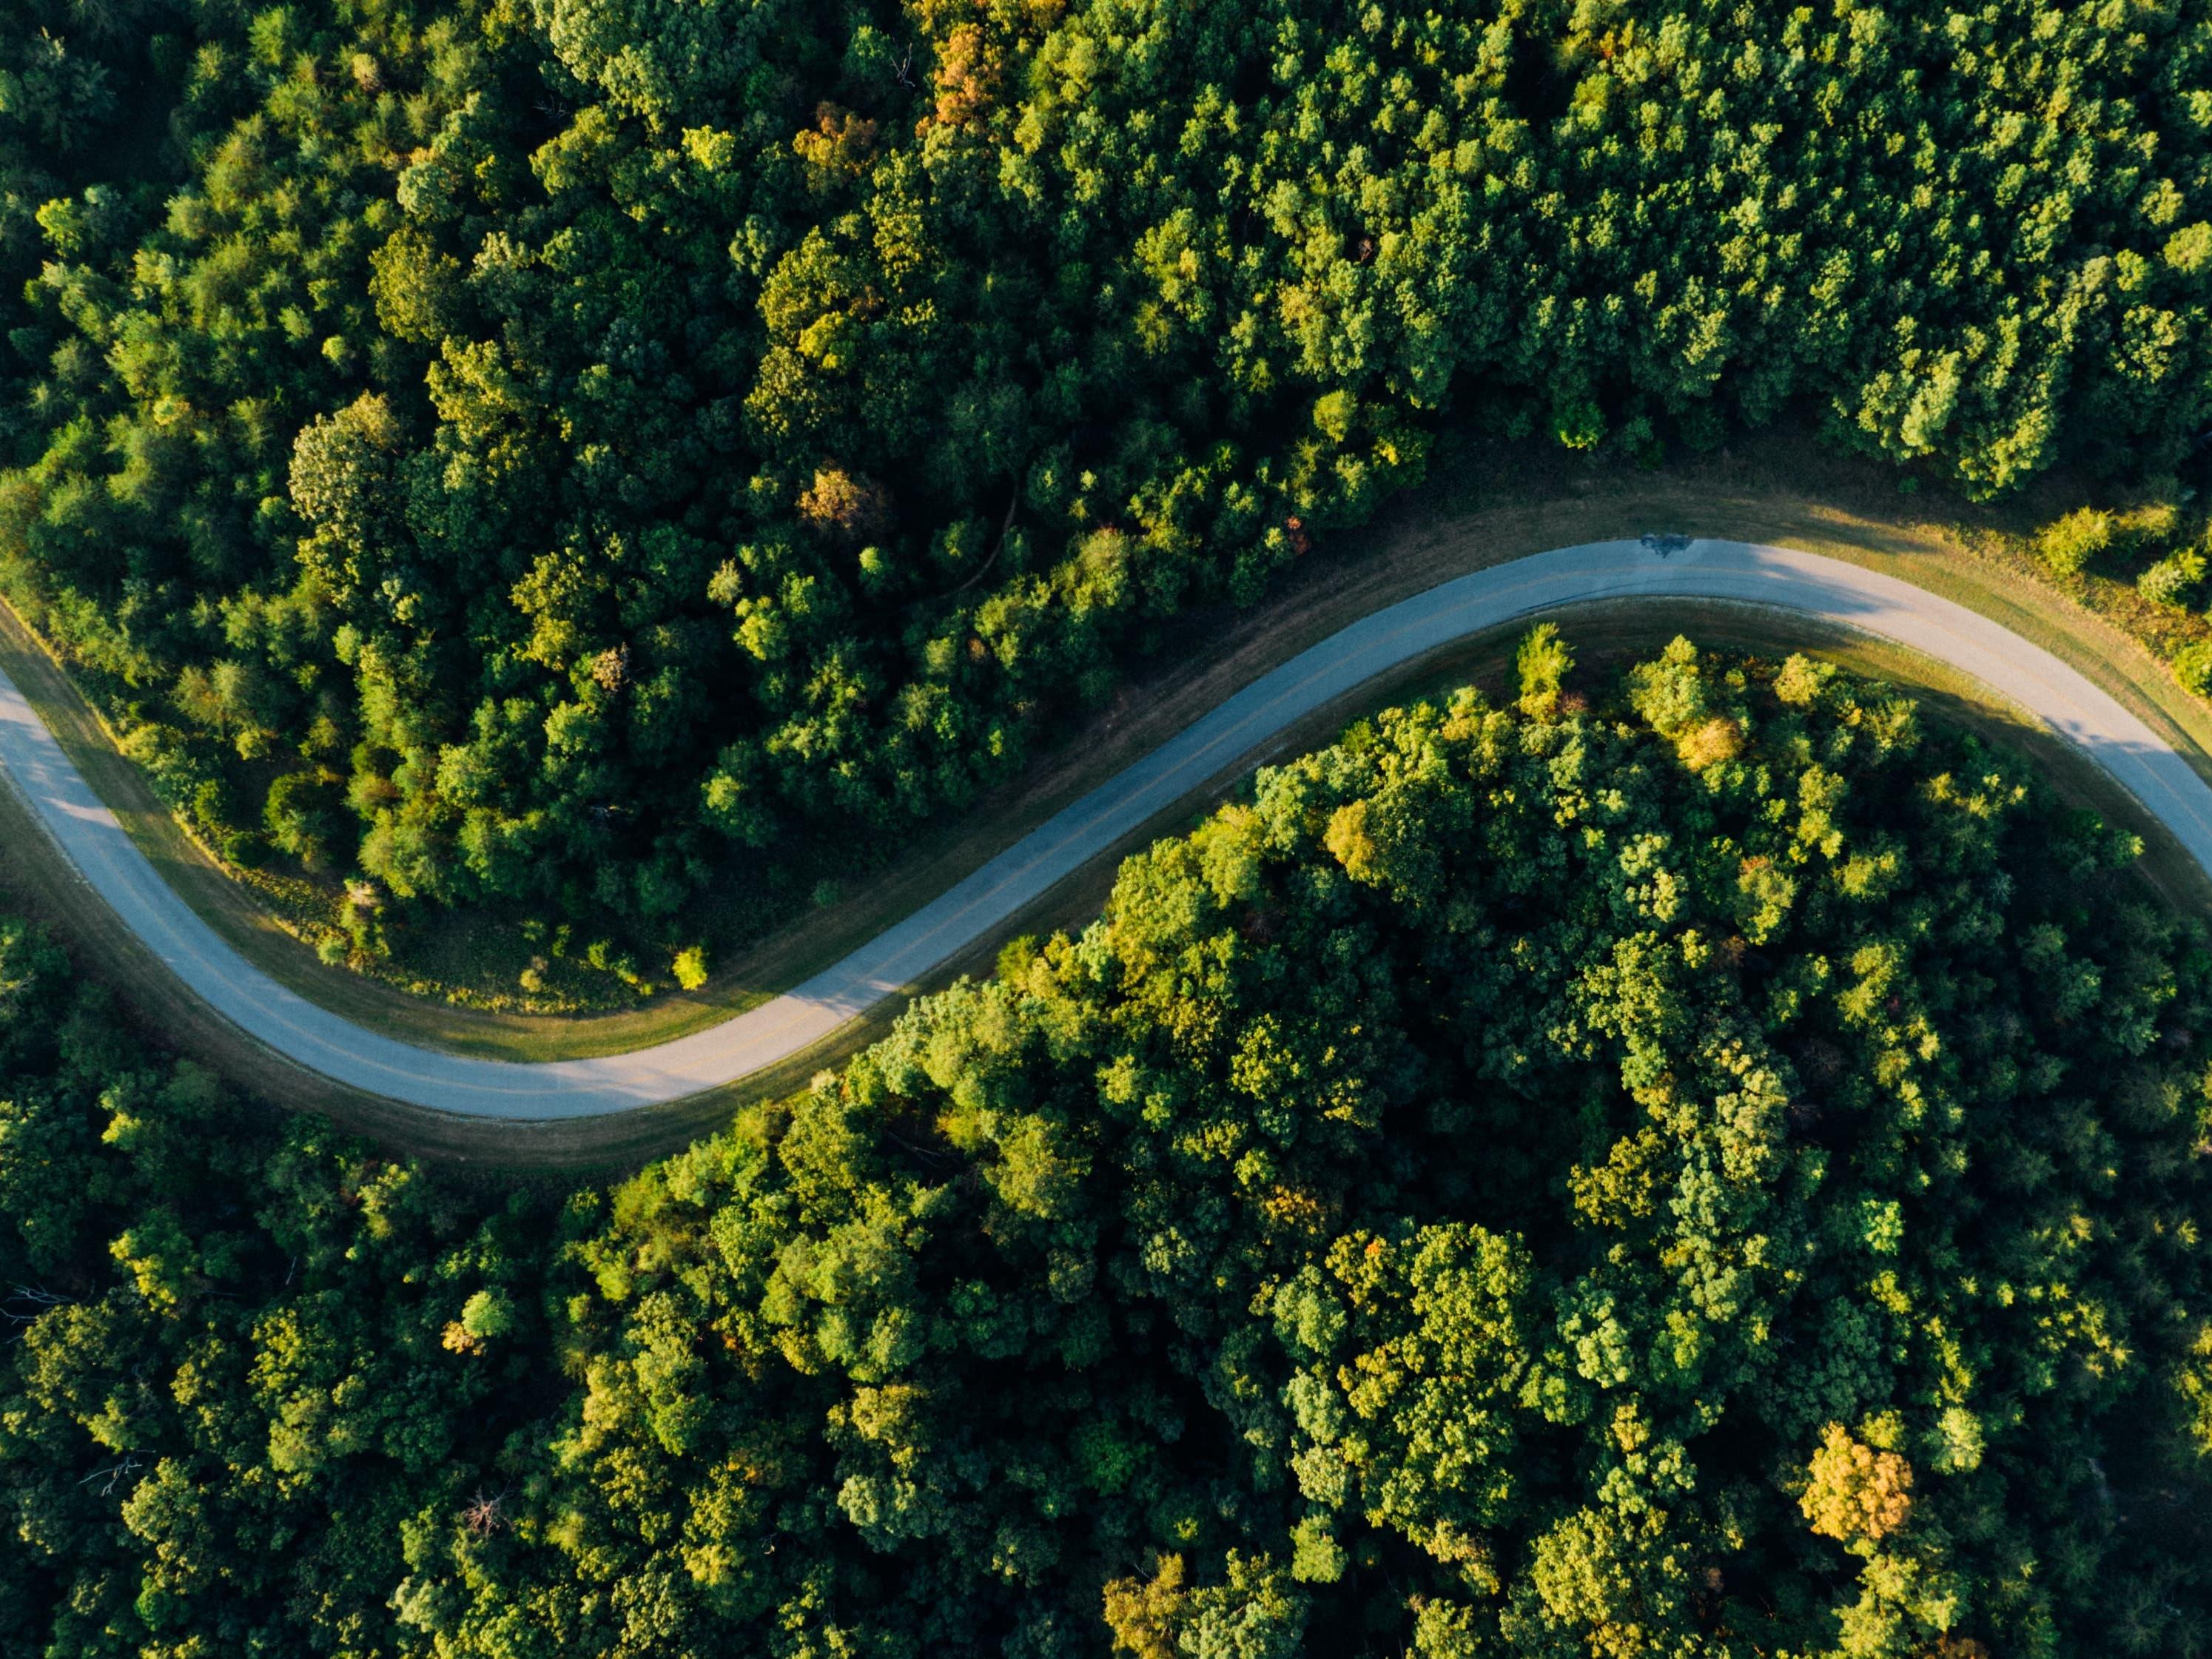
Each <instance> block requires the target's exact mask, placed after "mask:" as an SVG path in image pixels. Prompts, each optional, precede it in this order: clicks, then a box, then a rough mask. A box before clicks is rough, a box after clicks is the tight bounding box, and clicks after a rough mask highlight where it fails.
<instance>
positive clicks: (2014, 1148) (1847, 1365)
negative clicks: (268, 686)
mask: <svg viewBox="0 0 2212 1659" xmlns="http://www.w3.org/2000/svg"><path fill="white" fill-rule="evenodd" d="M1522 665H1523V674H1524V684H1523V687H1522V693H1523V695H1522V699H1521V702H1520V704H1519V705H1518V706H1517V707H1500V706H1496V705H1493V704H1492V703H1490V702H1486V701H1485V700H1484V699H1483V698H1481V697H1480V696H1476V695H1474V694H1473V693H1462V694H1461V695H1459V696H1455V697H1452V698H1450V699H1449V700H1448V701H1446V702H1443V703H1442V705H1441V706H1431V705H1423V706H1419V707H1416V708H1409V709H1403V710H1400V711H1396V712H1394V713H1391V714H1385V715H1383V716H1381V717H1379V718H1377V719H1376V720H1374V721H1373V722H1371V723H1370V724H1366V725H1363V726H1358V727H1356V728H1354V729H1353V730H1352V732H1350V733H1348V734H1347V735H1346V737H1345V738H1344V739H1343V740H1342V741H1341V742H1340V743H1339V744H1336V745H1334V747H1332V748H1329V749H1328V750H1323V751H1322V752H1320V753H1317V754H1315V755H1312V756H1310V757H1305V758H1304V759H1302V760H1299V761H1297V762H1296V763H1292V764H1290V765H1287V766H1284V767H1281V768H1279V769H1273V770H1271V771H1268V772H1266V773H1263V774H1262V775H1261V777H1260V778H1259V780H1258V781H1257V783H1256V785H1255V787H1253V789H1252V790H1251V791H1250V792H1249V793H1248V794H1247V795H1246V796H1245V797H1244V798H1243V799H1240V800H1238V801H1237V802H1236V803H1234V804H1232V805H1229V806H1227V807H1225V808H1224V809H1222V810H1221V811H1219V812H1218V813H1217V814H1216V815H1215V816H1213V817H1212V818H1210V819H1209V820H1208V821H1207V822H1206V823H1204V824H1203V825H1202V826H1201V827H1200V828H1199V829H1197V830H1196V831H1195V832H1194V833H1193V834H1191V835H1188V836H1184V837H1182V838H1179V839H1174V840H1170V841H1164V842H1160V843H1158V844H1157V845H1155V846H1154V847H1152V848H1151V849H1150V850H1149V851H1147V852H1146V853H1145V854H1142V855H1140V856H1139V857H1137V858H1134V859H1133V860H1130V861H1129V862H1128V863H1127V865H1126V866H1124V868H1123V870H1122V872H1121V876H1120V878H1119V881H1118V882H1117V884H1116V885H1115V890H1114V894H1113V896H1112V899H1111V901H1110V902H1109V906H1108V908H1107V910H1106V912H1105V914H1104V915H1103V916H1102V917H1101V918H1100V920H1099V921H1097V923H1095V924H1094V925H1093V926H1091V927H1089V928H1087V929H1085V931H1084V932H1083V933H1080V934H1079V935H1077V936H1073V937H1070V936H1057V937H1054V938H1053V939H1048V940H1045V941H1042V942H1041V943H1040V942H1036V941H1024V942H1021V943H1018V944H1017V945H1012V946H1010V947H1009V948H1008V950H1007V951H1006V954H1005V956H1004V957H1003V958H1002V959H1001V961H1000V966H999V971H998V973H997V975H995V976H994V978H993V979H992V980H990V981H987V982H982V983H967V982H963V984H961V985H959V986H957V987H955V988H954V989H953V990H951V991H950V992H948V993H946V994H943V995H941V996H938V997H934V998H932V999H928V1000H925V1001H923V1002H921V1003H920V1004H917V1005H916V1006H915V1008H914V1009H913V1010H912V1011H911V1012H909V1013H908V1015H907V1016H906V1017H905V1018H903V1019H902V1021H901V1023H900V1024H899V1025H898V1027H897V1029H896V1032H895V1033H894V1034H893V1035H892V1036H890V1038H889V1039H888V1040H886V1041H885V1042H883V1043H881V1044H879V1045H878V1046H877V1047H876V1048H872V1049H871V1050H869V1051H868V1052H866V1054H863V1055H862V1056H860V1058H859V1059H857V1060H854V1062H853V1063H852V1064H851V1065H850V1066H848V1068H847V1069H846V1070H845V1071H844V1072H843V1073H842V1074H840V1075H836V1076H825V1077H823V1079H818V1080H817V1083H816V1085H814V1086H813V1087H812V1088H811V1090H810V1091H806V1092H805V1093H804V1094H802V1095H801V1096H799V1097H797V1098H795V1099H794V1100H793V1101H791V1102H789V1103H786V1104H785V1105H783V1106H781V1107H780V1108H777V1109H774V1110H764V1111H763V1112H761V1113H759V1114H757V1115H754V1116H752V1117H750V1118H749V1119H748V1120H747V1121H745V1122H744V1123H742V1124H740V1125H738V1126H737V1127H734V1128H733V1129H732V1131H730V1132H729V1133H725V1134H722V1135H720V1136H717V1137H715V1138H714V1139H708V1140H706V1141H702V1143H700V1144H699V1145H698V1146H695V1147H694V1148H692V1149H691V1150H690V1152H686V1153H684V1154H683V1155H680V1156H678V1157H675V1158H670V1159H667V1160H665V1161H663V1162H661V1163H659V1164H654V1165H652V1166H651V1167H649V1168H647V1170H644V1171H642V1172H641V1174H639V1175H638V1176H635V1178H633V1179H631V1180H629V1181H628V1182H624V1183H623V1184H621V1185H619V1186H616V1187H613V1188H580V1189H578V1190H576V1191H574V1192H573V1193H570V1194H568V1195H566V1196H565V1197H563V1196H562V1195H561V1194H557V1193H553V1192H544V1191H537V1192H524V1193H518V1194H514V1195H513V1196H511V1197H510V1196H503V1195H501V1194H499V1193H497V1192H495V1191H493V1190H489V1189H486V1188H467V1187H462V1186H459V1185H457V1184H455V1183H454V1182H453V1181H452V1180H451V1179H450V1178H449V1177H444V1176H439V1175H437V1174H436V1173H435V1172H433V1171H430V1170H420V1169H416V1168H413V1167H410V1166H408V1165H406V1164H398V1163H392V1162H388V1161H386V1160H384V1159H382V1158H378V1157H377V1156H375V1155H374V1154H373V1153H371V1152H368V1150H367V1149H365V1148H362V1147H361V1146H357V1145H354V1144H352V1143H349V1142H348V1141H346V1140H344V1139H343V1138H341V1137H337V1136H336V1135H333V1134H332V1133H330V1132H329V1131H327V1130H325V1129H324V1128H321V1127H318V1126H316V1125H314V1124H313V1123H311V1122H307V1121H301V1120H296V1119H295V1120H291V1121H288V1122H285V1123H283V1125H282V1126H280V1127H272V1126H271V1125H270V1123H269V1122H268V1121H266V1120H265V1119H263V1118H261V1117H258V1116H257V1115H253V1114H252V1113H250V1112H248V1111H247V1110H246V1109H244V1108H242V1107H240V1106H237V1105H234V1104H232V1103H229V1102H228V1100H227V1099H226V1097H224V1096H223V1095H222V1092H221V1091H218V1090H216V1088H215V1087H214V1086H213V1085H211V1084H210V1082H209V1081H208V1080H207V1079H205V1078H204V1075H202V1074H200V1073H197V1072H196V1071H194V1070H193V1069H192V1068H191V1067H190V1066H187V1065H185V1064H182V1063H180V1062H174V1061H166V1060H161V1059H158V1058H156V1057H154V1056H150V1055H149V1054H146V1053H145V1052H144V1051H143V1049H141V1048H138V1047H137V1045H136V1044H135V1043H134V1042H132V1041H131V1039H130V1038H129V1037H127V1036H125V1035H124V1034H123V1033H122V1032H121V1030H118V1026H117V1024H116V1023H115V1021H114V1019H113V1018H112V1015H110V1014H109V1013H107V1012H106V1011H105V1009H104V1006H103V1005H102V1003H101V1001H100V997H99V995H98V994H97V993H96V992H94V991H93V990H91V989H89V988H87V987H81V986H77V985H74V984H73V983H72V982H71V981H70V976H69V975H68V973H67V971H66V967H65V964H64V963H61V962H60V960H59V959H58V955H57V953H55V952H54V951H52V949H51V948H50V947H48V946H46V945H43V944H41V943H40V940H39V939H37V937H36V936H35V935H34V934H33V933H28V932H27V931H26V930H24V929H22V928H21V927H13V926H11V927H9V928H7V929H6V930H5V931H4V932H0V1100H4V1101H6V1102H7V1104H6V1105H5V1106H4V1107H0V1194H4V1198H0V1213H4V1216H5V1218H6V1220H7V1223H8V1226H7V1228H6V1230H5V1231H0V1279H4V1280H5V1281H6V1282H7V1283H9V1284H10V1285H15V1287H16V1288H15V1291H14V1293H13V1299H11V1300H9V1302H8V1303H7V1304H6V1306H5V1312H6V1315H7V1317H8V1320H9V1324H10V1326H11V1328H13V1330H14V1332H15V1340H11V1341H10V1342H9V1343H8V1344H7V1345H6V1346H5V1347H4V1349H0V1354H3V1355H4V1360H0V1475H4V1478H3V1479H0V1486H4V1489H5V1490H6V1491H7V1492H8V1493H9V1504H10V1505H11V1522H12V1524H11V1525H10V1526H9V1528H7V1529H6V1531H5V1533H4V1534H0V1563H4V1565H0V1651H6V1652H9V1653H15V1652H21V1653H25V1654H31V1653H38V1654H40V1655H71V1656H74V1655H79V1654H84V1655H93V1654H99V1655H111V1654H112V1655H124V1654H131V1655H141V1656H156V1655H158V1656H162V1659H186V1656H194V1659H197V1656H199V1655H203V1654H209V1653H215V1652H224V1653H228V1652H247V1653H252V1652H270V1653H286V1654H291V1653H308V1652H328V1653H334V1654H346V1655H351V1656H369V1655H401V1654H409V1655H416V1654H419V1655H426V1656H428V1655H436V1656H441V1659H461V1656H468V1659H493V1656H498V1659H520V1656H538V1655H548V1656H550V1655H552V1654H556V1653H562V1654H567V1653H592V1654H595V1655H605V1656H610V1659H616V1656H635V1659H647V1656H651V1659H682V1656H691V1655H696V1656H701V1659H704V1656H708V1655H720V1654H726V1653H730V1652H733V1651H736V1652H762V1653H769V1654H774V1655H781V1656H800V1655H806V1656H829V1655H862V1654H865V1655H877V1656H902V1655H914V1656H920V1655H923V1654H928V1655H939V1654H965V1653H975V1654H984V1653H990V1654H1005V1655H1028V1656H1060V1655H1066V1656H1076V1655H1089V1656H1099V1659H1104V1656H1107V1655H1109V1654H1120V1655H1136V1656H1139V1659H1177V1656H1181V1659H1258V1656H1289V1655H1291V1654H1294V1653H1298V1652H1305V1651H1311V1652H1316V1653H1332V1654H1334V1653H1342V1654H1372V1655H1376V1656H1378V1659H1379V1656H1384V1655H1391V1656H1396V1655H1406V1654H1412V1655H1416V1656H1420V1659H1447V1656H1450V1659H1473V1656H1491V1655H1519V1656H1529V1659H1539V1656H1541V1659H1565V1656H1589V1659H1627V1656H1638V1655H1647V1654H1660V1653H1665V1654H1670V1655H1685V1656H1686V1655H1699V1656H1716V1659H1717V1656H1750V1655H1753V1654H1777V1653H1787V1654H1794V1655H1801V1656H1814V1655H1837V1656H1855V1659H1860V1656H1897V1659H1926V1656H1931V1655H1942V1656H1948V1659H1963V1656H1982V1655H2014V1654H2022V1655H2052V1656H2056V1655H2060V1654H2065V1653H2071V1652H2076V1651H2085V1650H2096V1651H2099V1652H2117V1653H2124V1654H2138V1653H2140V1654H2159V1655H2176V1656H2180V1655H2189V1654H2201V1653H2203V1652H2204V1651H2206V1650H2207V1648H2208V1646H2212V1579H2208V1567H2207V1564H2208V1562H2212V1532H2208V1528H2212V1480H2209V1479H2208V1474H2212V1463H2208V1462H2207V1461H2206V1460H2207V1458H2208V1456H2212V1263H2208V1260H2207V1245H2206V1243H2205V1238H2206V1231H2207V1224H2208V1222H2212V1210H2209V1209H2208V1202H2209V1200H2212V1188H2208V1181H2207V1176H2208V1170H2212V1091H2208V1079H2209V1078H2212V951H2208V949H2207V939H2206V936H2205V933H2204V932H2203V928H2202V927H2200V926H2198V925H2197V924H2196V923H2194V922H2191V921H2181V920H2178V919H2176V918H2175V917H2173V916H2172V915H2171V914H2170V913H2169V912H2168V911H2167V910H2166V909H2164V908H2160V907H2158V906H2155V905H2153V904H2151V903H2148V902H2146V893H2147V890H2146V888H2145V887H2144V886H2143V885H2142V884H2141V883H2140V882H2139V881H2138V880H2137V879H2136V877H2135V875H2134V873H2133V872H2131V870H2130V863H2131V860H2133V858H2134V856H2135V854H2136V851H2137V848H2136V846H2135V844H2134V842H2133V841H2132V839H2131V838H2130V837H2129V836H2125V835H2123V834H2121V833H2119V832H2118V831H2116V830H2114V829H2112V828H2110V827H2109V826H2107V825H2106V824H2105V823H2102V822H2100V820H2098V819H2097V818H2096V817H2094V816H2093V815H2091V814H2088V813H2086V812H2083V811H2077V810H2074V809H2070V808H2069V807H2067V806H2065V805H2063V804H2062V803H2060V802H2058V801H2057V800H2056V799H2052V798H2051V796H2050V795H2049V794H2048V793H2045V790H2044V789H2043V788H2042V787H2039V785H2038V784H2037V783H2036V782H2035V781H2034V780H2033V778H2032V777H2031V776H2030V775H2028V774H2027V772H2026V771H2025V770H2024V769H2023V768H2022V767H2021V763H2019V762H2018V761H2017V760H2015V758H2013V757H2010V756H2008V754H2006V753H2004V752H2002V751H1999V750H1994V749H1991V748H1990V747H1988V746H1985V745H1984V744H1981V743H1978V742H1977V741H1974V740H1972V739H1970V738H1964V737H1960V736H1958V735H1955V734H1952V733H1948V732H1942V731H1937V730H1932V729H1930V728H1929V726H1927V725H1926V724H1925V723H1924V720H1923V716H1922V714H1921V713H1920V711H1919V710H1918V709H1917V707H1916V706H1915V705H1914V703H1913V702H1911V700H1910V699H1908V698H1906V697H1905V696H1899V694H1897V693H1895V692H1893V691H1892V690H1888V689H1887V688H1884V687H1882V686H1880V685H1877V684H1869V683H1867V682H1863V681H1857V680H1854V679H1852V678H1849V677H1847V676H1844V675H1841V674H1839V673H1838V672H1836V671H1834V670H1832V668H1829V667H1826V666H1824V665H1819V664H1816V663H1814V662H1812V661H1809V660H1807V659H1802V658H1792V659H1789V660H1788V661H1786V662H1783V663H1779V664H1775V663H1761V662H1757V661H1742V660H1734V659H1724V658H1719V657H1716V656H1713V655H1711V654H1709V653H1699V651H1697V650H1696V649H1695V648H1693V647H1692V646H1690V645H1689V644H1688V643H1687V642H1686V641H1683V642H1677V643H1676V644H1675V645H1674V647H1670V648H1669V649H1668V650H1667V651H1666V652H1665V653H1662V655H1660V656H1658V657H1656V658H1655V659H1651V660H1650V661H1648V662H1645V663H1644V664H1642V665H1638V666H1636V667H1634V668H1633V669H1632V670H1630V671H1626V672H1625V673H1623V674H1620V675H1619V676H1617V677H1614V678H1611V679H1609V680H1607V681H1604V682H1602V683H1600V682H1597V681H1595V680H1593V678H1591V677H1590V676H1589V675H1586V674H1585V675H1580V676H1578V675H1577V674H1576V673H1575V672H1574V671H1573V670H1572V669H1571V653H1569V652H1568V651H1567V650H1566V648H1565V642H1564V641H1561V640H1559V638H1558V637H1557V636H1556V635H1547V636H1545V637H1542V638H1539V639H1536V640H1534V641H1532V642H1531V645H1530V647H1529V649H1528V650H1526V651H1524V653H1523V654H1522Z"/></svg>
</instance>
